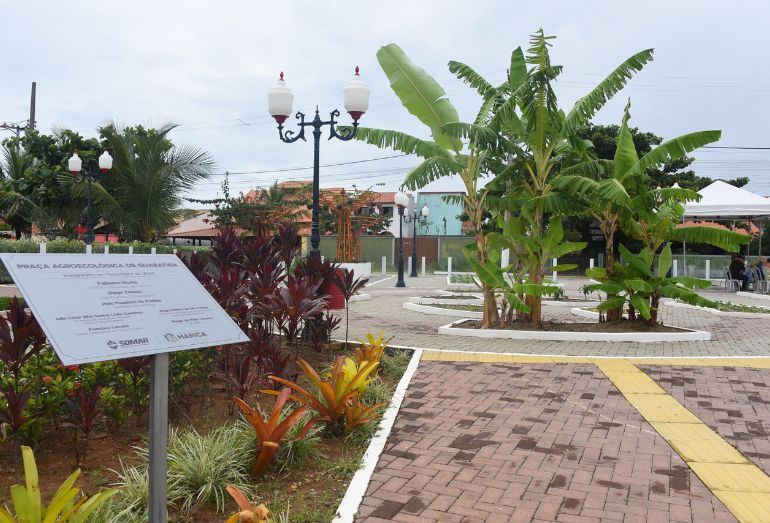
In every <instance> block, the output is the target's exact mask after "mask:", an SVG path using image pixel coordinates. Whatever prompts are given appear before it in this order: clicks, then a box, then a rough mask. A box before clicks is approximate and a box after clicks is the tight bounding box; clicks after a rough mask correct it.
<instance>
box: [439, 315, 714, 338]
mask: <svg viewBox="0 0 770 523" xmlns="http://www.w3.org/2000/svg"><path fill="white" fill-rule="evenodd" d="M438 332H439V334H446V335H450V336H469V337H477V338H501V339H518V340H551V341H610V342H621V341H631V342H661V341H708V340H710V339H711V333H710V332H706V331H696V330H690V329H680V328H677V327H669V326H656V327H648V326H645V325H641V324H637V323H634V322H627V321H626V322H611V323H609V322H602V323H599V322H595V323H567V322H543V327H542V328H540V329H536V328H534V327H533V326H532V325H531V324H529V323H514V324H513V325H512V326H511V327H508V328H490V329H482V328H481V322H480V321H478V320H476V319H468V318H466V319H462V320H457V321H455V322H452V323H450V324H448V325H443V326H441V327H439V329H438Z"/></svg>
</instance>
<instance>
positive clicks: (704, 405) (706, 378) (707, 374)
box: [639, 365, 770, 474]
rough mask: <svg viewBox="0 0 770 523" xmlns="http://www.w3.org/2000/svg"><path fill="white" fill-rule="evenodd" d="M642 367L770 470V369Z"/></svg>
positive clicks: (758, 463)
mask: <svg viewBox="0 0 770 523" xmlns="http://www.w3.org/2000/svg"><path fill="white" fill-rule="evenodd" d="M639 368H640V369H641V370H643V371H644V372H646V373H647V375H648V376H650V377H651V378H652V379H654V380H655V381H657V382H658V383H659V384H660V386H661V387H663V388H664V389H665V390H666V391H667V392H668V393H669V394H671V395H672V396H673V397H674V398H675V399H676V400H677V401H679V402H680V403H681V404H683V405H684V406H685V407H687V408H688V409H689V410H690V411H692V412H693V414H695V415H696V416H698V417H699V418H700V419H701V421H703V422H704V423H705V424H706V425H708V426H709V427H711V429H713V430H714V431H715V432H717V433H718V434H719V435H720V436H722V437H723V438H724V439H725V440H727V441H728V442H729V443H730V444H732V445H733V446H734V447H736V448H737V449H738V450H740V451H741V452H742V453H743V455H744V456H746V457H747V458H749V459H750V460H751V461H753V462H754V463H755V464H756V465H757V466H758V467H760V468H761V469H762V470H764V471H765V473H767V474H770V408H768V405H770V370H767V369H748V368H740V367H660V366H652V365H640V366H639Z"/></svg>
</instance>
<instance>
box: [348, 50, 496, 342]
mask: <svg viewBox="0 0 770 523" xmlns="http://www.w3.org/2000/svg"><path fill="white" fill-rule="evenodd" d="M377 59H378V61H379V63H380V66H381V67H382V70H383V71H384V72H385V74H386V75H387V76H388V79H389V80H390V85H391V88H392V89H393V91H394V92H395V93H396V95H397V96H398V97H399V99H400V100H401V103H402V104H403V105H404V107H405V108H406V109H407V110H408V111H409V112H410V113H411V114H412V115H414V116H415V117H417V119H419V120H420V121H421V122H422V123H423V124H425V125H426V126H427V127H428V129H429V131H430V134H431V137H432V140H426V139H421V138H417V137H415V136H412V135H409V134H407V133H403V132H399V131H394V130H384V129H371V128H360V127H359V129H358V132H357V135H356V137H357V139H358V140H361V141H364V142H367V143H370V144H373V145H376V146H377V147H380V148H386V147H387V148H391V149H395V150H397V151H401V152H403V153H406V154H415V155H417V156H418V157H420V158H422V162H421V163H420V164H419V165H417V166H416V167H415V168H414V169H413V170H412V171H411V172H409V173H408V174H407V176H406V178H405V180H404V183H403V186H404V187H407V188H409V189H411V190H417V189H420V188H422V187H424V186H426V185H427V184H429V183H430V182H432V181H434V180H437V179H439V178H443V177H447V176H453V175H458V176H459V178H460V179H461V180H462V182H463V185H464V186H465V195H464V196H463V205H464V210H465V213H466V214H467V216H468V221H469V223H470V225H471V228H472V230H473V234H474V239H475V253H476V254H475V256H476V258H477V260H478V261H479V263H481V264H482V265H483V264H485V263H486V261H487V256H488V252H487V245H486V239H485V237H484V229H483V220H484V210H485V199H486V196H487V194H488V193H489V191H488V190H487V189H486V188H481V187H480V183H479V182H480V180H481V178H482V177H483V176H484V175H485V174H486V173H488V172H489V171H490V170H491V168H492V164H493V163H494V162H495V161H496V159H495V158H494V157H493V156H491V155H489V154H488V153H487V152H486V151H484V150H481V149H479V148H478V147H477V146H476V142H475V140H471V141H470V143H468V145H467V147H464V146H463V142H462V141H461V140H460V139H459V138H457V137H454V136H451V135H450V134H449V133H448V132H447V129H446V126H447V125H448V124H450V123H454V122H458V121H459V116H458V114H457V109H455V107H454V105H452V103H451V102H450V101H449V98H447V95H446V92H445V91H444V89H443V88H442V87H441V85H439V83H438V82H436V80H435V79H434V78H433V77H432V76H431V75H430V74H428V73H427V72H426V71H425V70H424V69H422V68H420V67H418V66H417V65H415V64H414V63H412V61H411V60H409V58H408V57H407V56H406V54H405V53H404V52H403V51H402V50H401V48H400V47H398V46H397V45H396V44H389V45H386V46H384V47H382V48H381V49H380V50H379V51H378V52H377ZM490 110H491V105H490V104H486V103H485V104H482V107H481V109H480V111H479V115H478V117H477V118H476V124H478V125H482V124H483V122H484V121H485V120H487V119H488V116H489V114H490ZM482 290H483V294H484V317H483V320H482V324H483V326H484V327H489V326H490V325H494V324H496V323H497V322H498V319H499V317H498V311H497V304H496V303H495V296H494V292H493V289H492V288H491V287H489V286H488V285H487V284H483V285H482Z"/></svg>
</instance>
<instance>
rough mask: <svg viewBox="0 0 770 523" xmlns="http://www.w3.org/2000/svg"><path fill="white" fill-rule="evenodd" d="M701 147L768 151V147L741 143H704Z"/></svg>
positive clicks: (769, 149) (769, 148)
mask: <svg viewBox="0 0 770 523" xmlns="http://www.w3.org/2000/svg"><path fill="white" fill-rule="evenodd" d="M703 149H739V150H746V151H770V147H749V146H742V145H704V146H703Z"/></svg>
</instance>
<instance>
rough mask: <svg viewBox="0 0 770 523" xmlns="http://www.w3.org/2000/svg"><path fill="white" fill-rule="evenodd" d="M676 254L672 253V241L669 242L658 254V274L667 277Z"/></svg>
mask: <svg viewBox="0 0 770 523" xmlns="http://www.w3.org/2000/svg"><path fill="white" fill-rule="evenodd" d="M673 259H674V256H673V255H672V254H671V243H667V244H666V246H665V247H663V250H662V251H661V252H660V256H658V276H659V277H661V278H665V277H666V275H667V274H668V271H670V270H671V266H672V265H673V263H674V262H673Z"/></svg>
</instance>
